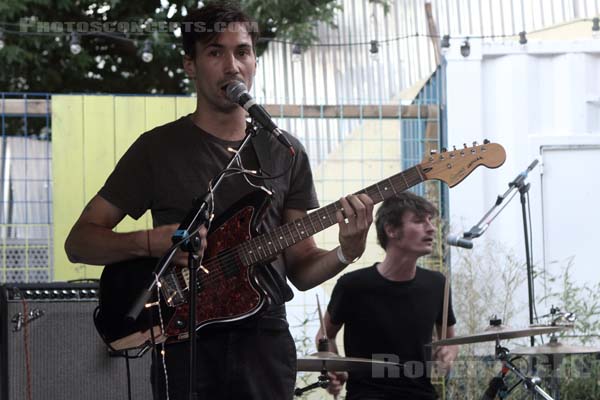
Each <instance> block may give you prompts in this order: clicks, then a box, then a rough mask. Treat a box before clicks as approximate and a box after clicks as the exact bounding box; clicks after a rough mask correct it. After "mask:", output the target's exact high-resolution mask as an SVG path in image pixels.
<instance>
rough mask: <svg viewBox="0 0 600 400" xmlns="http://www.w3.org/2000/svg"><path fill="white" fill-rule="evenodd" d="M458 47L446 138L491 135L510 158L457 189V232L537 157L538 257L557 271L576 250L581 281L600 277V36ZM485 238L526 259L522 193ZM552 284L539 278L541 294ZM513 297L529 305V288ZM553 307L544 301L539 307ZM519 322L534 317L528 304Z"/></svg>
mask: <svg viewBox="0 0 600 400" xmlns="http://www.w3.org/2000/svg"><path fill="white" fill-rule="evenodd" d="M460 45H461V43H460V42H459V41H453V42H452V43H451V47H450V48H449V51H448V53H447V54H446V59H447V62H448V64H447V104H448V108H447V110H448V143H449V144H450V145H452V144H457V145H458V144H460V145H461V146H462V143H464V142H466V143H468V144H470V143H471V142H472V141H474V140H477V141H479V142H481V141H482V140H483V139H484V138H488V139H490V140H491V141H492V142H497V143H500V144H502V145H503V146H504V148H505V149H506V153H507V158H506V162H505V164H504V165H503V166H502V167H500V168H499V169H497V170H486V169H482V170H479V171H475V172H474V173H473V174H472V176H470V177H468V178H467V180H466V181H465V182H463V183H461V184H460V185H459V186H457V187H456V188H453V189H451V190H450V218H451V221H450V222H451V226H452V231H454V232H459V231H460V230H462V229H465V230H466V229H469V228H470V227H471V226H472V225H474V224H475V223H477V222H478V221H479V219H480V218H481V217H482V216H483V214H484V213H485V212H486V211H487V210H488V209H489V208H490V207H491V206H492V205H493V204H494V201H495V199H496V197H497V196H498V195H500V194H503V193H504V192H505V191H506V190H507V189H508V183H509V182H510V181H511V180H512V179H514V178H515V177H516V175H517V174H518V173H520V172H522V171H523V170H524V169H525V168H526V167H527V166H528V165H529V164H530V163H531V161H532V160H533V159H535V158H537V159H539V160H540V164H539V165H538V167H537V168H536V169H534V170H533V171H532V172H531V173H530V174H529V177H528V182H529V183H530V184H531V189H530V200H531V217H532V230H533V236H532V237H533V256H534V263H535V264H536V265H538V266H540V267H543V268H544V269H545V270H546V271H548V272H550V273H553V274H557V273H559V272H560V267H561V266H564V265H565V263H566V260H567V259H568V258H570V257H575V258H574V259H573V262H574V267H573V268H574V275H575V279H576V280H577V281H578V282H579V283H583V282H588V283H597V282H599V281H600V266H599V265H598V257H597V255H595V254H594V253H595V252H594V250H595V249H596V247H597V246H598V244H597V240H596V238H597V236H598V233H597V229H598V226H600V225H599V223H600V211H598V210H599V208H598V206H597V202H598V199H600V166H599V165H597V161H599V160H600V38H596V39H583V40H577V41H573V40H568V41H567V40H564V41H550V40H546V41H531V40H530V43H528V44H527V45H525V46H521V45H519V44H518V43H517V42H516V41H515V40H514V39H511V40H510V41H508V40H507V41H506V42H503V43H483V44H482V43H481V42H480V41H478V40H471V41H470V46H471V54H470V56H468V57H463V56H462V55H461V54H460V50H459V48H460ZM486 240H495V241H499V242H502V243H505V244H506V245H507V246H508V247H509V248H510V249H512V251H513V252H514V254H515V255H516V256H517V257H518V258H519V259H520V260H522V261H523V262H524V260H525V249H524V242H523V223H522V216H521V204H520V201H519V196H518V195H517V196H516V197H515V199H513V201H512V202H511V203H510V204H509V205H508V206H507V207H506V209H505V210H504V211H503V212H502V213H501V214H500V215H499V216H498V218H497V219H496V220H495V221H494V222H493V223H492V224H491V226H490V228H489V229H488V231H487V232H486V233H485V235H484V237H482V238H479V239H476V240H475V242H474V243H475V247H476V248H478V247H479V248H482V247H483V242H485V241H486ZM492 256H493V255H492ZM557 261H558V262H557ZM523 281H524V282H525V281H526V275H523ZM545 283H546V282H542V281H541V280H539V279H538V280H536V281H535V284H536V290H537V292H538V293H539V294H542V293H543V291H544V290H545V289H546V288H545V287H544V285H545ZM515 295H516V299H515V301H517V302H519V303H520V304H526V301H527V289H526V285H523V286H522V289H520V291H519V293H516V294H515ZM549 308H550V304H538V313H539V314H545V313H547V312H548V310H549ZM518 322H519V325H525V324H527V323H528V314H527V308H526V306H525V308H524V309H522V312H521V313H520V314H519V318H518Z"/></svg>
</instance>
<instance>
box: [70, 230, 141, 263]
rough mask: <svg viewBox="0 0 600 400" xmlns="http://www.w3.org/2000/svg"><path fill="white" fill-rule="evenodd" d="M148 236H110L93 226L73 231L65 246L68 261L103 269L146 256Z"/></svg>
mask: <svg viewBox="0 0 600 400" xmlns="http://www.w3.org/2000/svg"><path fill="white" fill-rule="evenodd" d="M148 244H149V242H148V232H147V231H136V232H126V233H120V232H114V231H113V230H112V229H108V228H105V227H102V226H98V225H94V224H81V225H79V226H76V227H74V228H73V230H72V231H71V233H70V234H69V236H68V237H67V240H66V242H65V251H66V252H67V256H68V257H69V261H71V262H73V263H84V264H91V265H105V264H110V263H113V262H118V261H123V260H127V259H129V258H135V257H144V256H148V255H149V253H148V249H149V246H148Z"/></svg>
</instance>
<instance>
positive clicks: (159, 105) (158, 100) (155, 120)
mask: <svg viewBox="0 0 600 400" xmlns="http://www.w3.org/2000/svg"><path fill="white" fill-rule="evenodd" d="M175 99H176V98H175V97H146V130H150V129H152V128H154V127H157V126H160V125H164V124H166V123H169V122H172V121H175V120H176V119H177V115H176V113H175V111H176V105H175Z"/></svg>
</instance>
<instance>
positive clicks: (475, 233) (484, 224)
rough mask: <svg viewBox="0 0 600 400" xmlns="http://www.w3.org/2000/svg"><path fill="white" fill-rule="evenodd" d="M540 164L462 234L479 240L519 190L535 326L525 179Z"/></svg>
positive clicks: (500, 196) (531, 321)
mask: <svg viewBox="0 0 600 400" xmlns="http://www.w3.org/2000/svg"><path fill="white" fill-rule="evenodd" d="M537 164H538V160H537V159H535V160H533V162H532V163H531V164H530V165H529V166H528V167H527V169H526V170H525V171H523V172H521V173H520V174H519V175H517V177H516V178H515V179H513V180H512V181H511V182H510V183H509V184H508V190H507V191H506V192H504V194H502V195H499V196H498V198H497V199H496V203H495V204H494V205H493V206H492V208H491V209H490V210H489V211H488V212H487V213H486V214H485V215H484V216H483V217H482V218H481V220H479V222H477V224H475V225H474V226H473V227H472V228H471V229H469V230H468V231H467V232H464V233H463V234H462V237H463V239H466V240H470V239H474V238H478V237H479V236H481V235H483V233H484V232H485V231H486V230H487V229H488V228H489V226H490V224H491V223H492V221H493V220H494V219H495V218H496V217H497V216H498V214H500V212H501V211H502V210H504V208H505V207H506V206H507V205H508V203H509V202H510V201H511V200H512V199H513V198H514V197H515V195H516V194H517V190H518V192H519V193H520V197H521V210H522V214H523V231H524V242H525V257H526V262H527V293H528V305H529V324H533V320H534V318H533V314H534V307H535V306H534V302H535V298H534V289H533V265H532V261H531V254H530V251H529V250H530V244H529V226H528V224H527V220H528V219H527V197H526V193H527V192H528V191H529V187H530V185H529V184H528V183H525V179H526V178H527V175H528V174H529V172H530V171H531V170H532V169H534V168H535V166H536V165H537ZM507 198H508V201H507V202H506V203H504V205H503V206H502V207H501V208H499V206H500V205H501V204H502V203H503V202H504V200H506V199H507ZM530 342H531V346H534V344H535V342H534V337H533V336H531V338H530Z"/></svg>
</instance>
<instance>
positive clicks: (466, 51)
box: [460, 38, 471, 57]
mask: <svg viewBox="0 0 600 400" xmlns="http://www.w3.org/2000/svg"><path fill="white" fill-rule="evenodd" d="M460 54H462V56H463V57H469V55H470V54H471V45H470V44H469V38H467V39H466V40H465V41H464V42H463V44H462V45H461V46H460Z"/></svg>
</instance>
